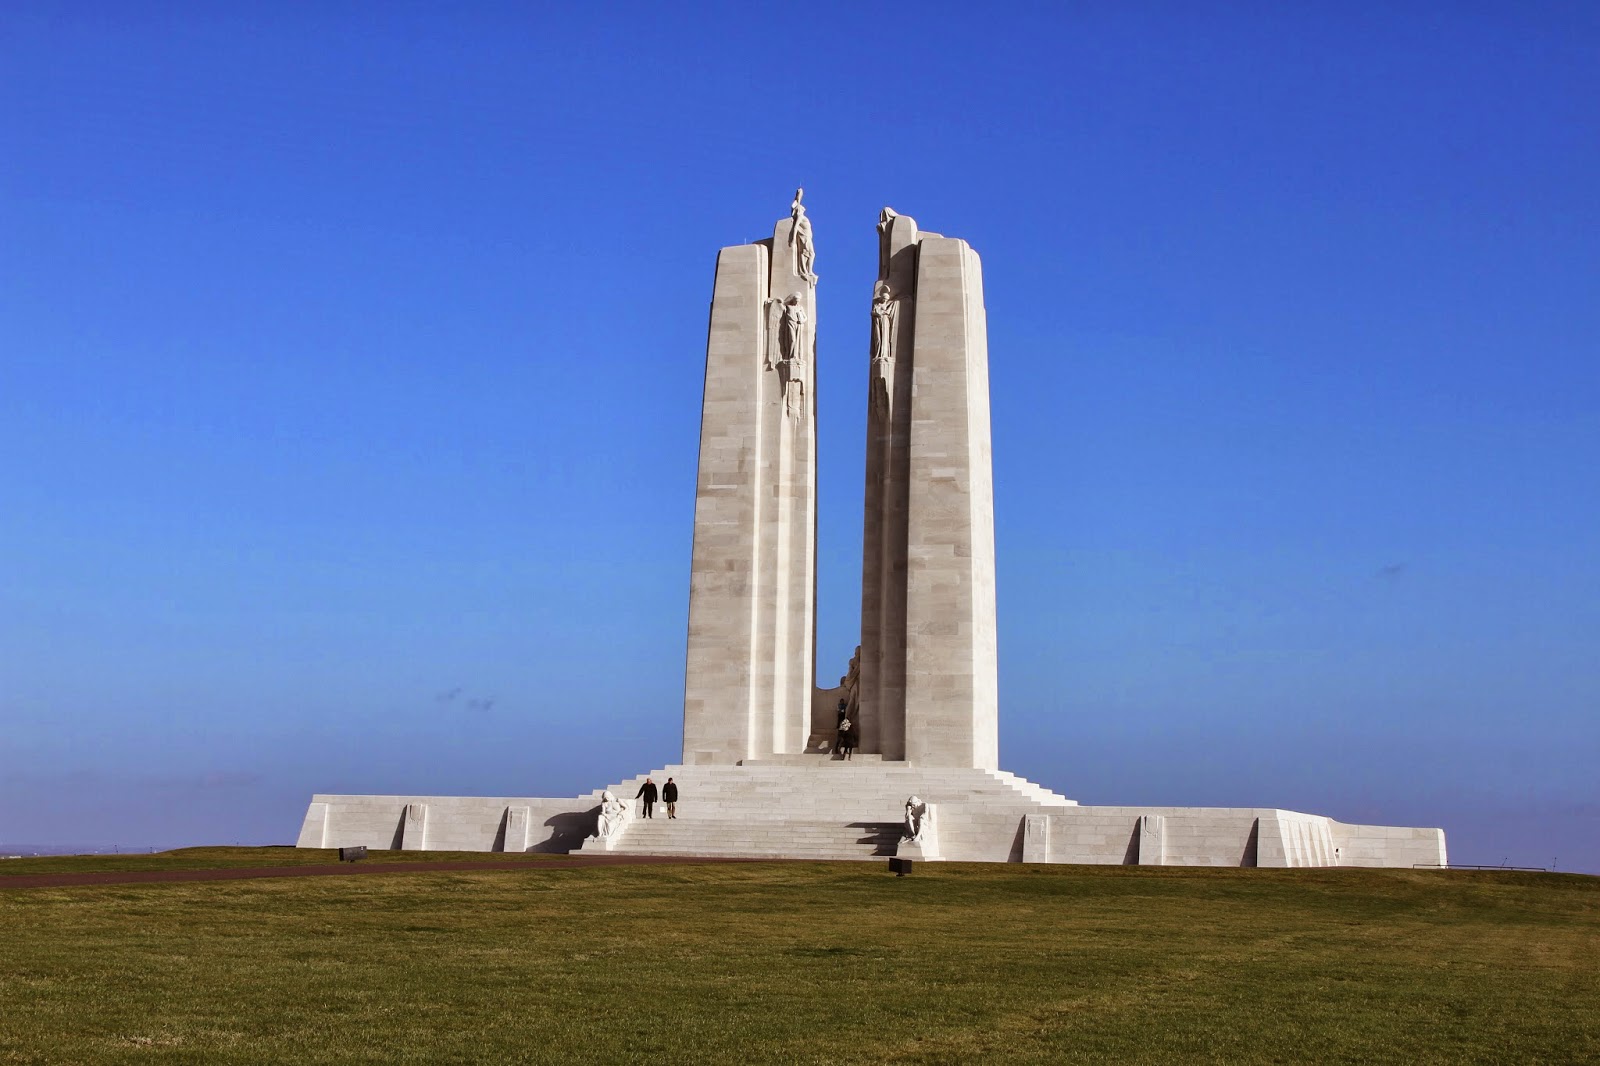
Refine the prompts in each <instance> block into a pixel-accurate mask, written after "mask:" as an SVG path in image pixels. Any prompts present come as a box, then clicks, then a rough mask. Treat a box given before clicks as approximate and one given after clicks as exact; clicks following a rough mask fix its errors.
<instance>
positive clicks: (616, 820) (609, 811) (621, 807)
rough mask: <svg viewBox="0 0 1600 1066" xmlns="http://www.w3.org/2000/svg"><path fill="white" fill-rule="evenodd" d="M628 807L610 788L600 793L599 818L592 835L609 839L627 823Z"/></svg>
mask: <svg viewBox="0 0 1600 1066" xmlns="http://www.w3.org/2000/svg"><path fill="white" fill-rule="evenodd" d="M628 813H629V807H628V803H627V801H626V800H622V799H618V798H617V796H616V794H615V793H613V792H612V791H611V790H610V789H606V790H605V791H604V792H602V793H600V818H599V821H597V822H596V823H595V832H594V835H595V836H597V837H599V838H600V839H601V840H610V839H611V838H612V837H614V836H616V835H617V834H618V833H620V832H621V831H622V827H623V826H624V825H626V824H627V823H628Z"/></svg>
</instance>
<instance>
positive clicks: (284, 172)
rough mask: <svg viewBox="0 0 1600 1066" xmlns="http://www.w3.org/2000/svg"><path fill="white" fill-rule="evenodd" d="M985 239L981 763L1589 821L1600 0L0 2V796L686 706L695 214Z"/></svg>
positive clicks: (846, 274)
mask: <svg viewBox="0 0 1600 1066" xmlns="http://www.w3.org/2000/svg"><path fill="white" fill-rule="evenodd" d="M801 183H803V184H804V185H805V186H806V189H807V193H806V200H807V204H808V205H809V207H810V213H811V217H812V219H813V221H814V224H815V227H816V240H817V246H818V258H817V270H818V272H819V273H820V274H821V277H822V280H821V283H820V288H819V294H818V299H819V314H818V364H819V365H818V383H817V385H818V397H819V417H820V427H819V437H820V473H821V492H820V508H821V530H820V555H821V558H820V568H821V577H820V587H819V597H820V608H819V610H820V618H819V662H818V673H819V675H820V677H821V679H822V680H823V681H824V682H825V683H832V681H833V679H834V678H836V677H837V675H838V674H840V673H842V672H843V670H844V667H845V663H846V661H847V660H848V658H849V655H850V652H851V650H852V649H853V647H854V645H855V644H856V641H857V635H856V634H857V613H858V600H857V598H858V596H859V582H860V574H859V568H860V560H859V552H860V537H861V531H860V523H861V518H860V508H861V492H862V477H863V472H862V463H863V455H862V447H863V432H864V428H863V427H864V421H865V406H866V398H865V379H866V359H867V353H866V345H867V336H868V315H867V310H868V303H869V300H870V296H871V283H872V278H873V275H874V272H875V269H876V251H875V235H874V231H873V222H874V221H875V219H876V216H877V212H878V209H879V208H880V207H882V206H883V205H884V204H886V203H887V204H890V205H892V206H894V207H895V208H896V209H897V210H899V211H901V212H903V213H907V214H910V215H913V216H915V217H916V219H917V220H918V222H919V223H920V224H921V225H922V226H923V227H924V228H926V229H930V230H936V231H938V232H942V233H945V234H949V235H955V236H961V237H964V238H966V239H967V240H968V241H970V242H971V243H972V245H973V246H974V247H975V248H976V249H977V250H978V251H979V253H980V254H981V255H982V256H983V260H984V267H985V285H986V295H987V304H988V310H989V329H990V337H989V346H990V358H991V372H992V385H993V395H992V403H993V415H994V424H995V431H994V455H995V482H996V503H995V515H996V530H997V543H998V551H999V563H998V567H999V574H998V578H999V623H1000V641H1001V643H1000V650H1001V662H1000V684H1001V760H1002V764H1003V765H1004V766H1005V767H1006V768H1008V769H1011V770H1014V771H1016V772H1018V773H1022V774H1024V775H1026V776H1028V777H1030V778H1033V779H1035V780H1038V781H1040V782H1042V783H1044V784H1047V785H1049V786H1051V787H1053V788H1055V789H1057V790H1059V791H1061V792H1063V793H1065V794H1067V795H1069V796H1072V797H1074V798H1076V799H1078V800H1080V801H1082V802H1085V803H1133V804H1146V803H1147V804H1205V805H1235V804H1237V805H1269V806H1281V807H1288V808H1292V809H1299V810H1307V811H1312V812H1316V813H1324V814H1329V815H1331V816H1333V817H1336V818H1340V819H1342V820H1346V821H1369V822H1385V823H1391V824H1408V825H1442V826H1444V827H1445V829H1446V830H1447V831H1448V833H1449V834H1450V845H1451V854H1452V857H1453V858H1454V859H1455V860H1456V861H1458V862H1500V861H1502V860H1506V861H1510V862H1512V863H1524V864H1530V865H1541V866H1547V865H1550V864H1551V862H1552V861H1555V862H1556V863H1557V864H1558V865H1559V866H1560V867H1561V868H1563V869H1586V870H1591V871H1600V796H1597V794H1596V791H1597V790H1596V787H1595V784H1594V780H1595V767H1596V765H1597V764H1600V553H1597V551H1596V546H1597V537H1600V535H1597V530H1600V478H1597V476H1596V469H1597V466H1600V240H1597V238H1600V207H1597V197H1596V194H1595V190H1596V189H1600V9H1596V8H1595V7H1594V6H1593V5H1585V4H1573V5H1557V4H1527V5H1487V4H1471V3H1467V4H1422V3H1415V4H1407V3H1402V4H1395V5H1381V6H1380V5H1370V6H1367V7H1362V6H1360V5H1357V7H1355V8H1351V7H1350V5H1332V4H1326V5H1323V4H1311V5H1304V4H1303V5H1289V6H1288V8H1285V7H1284V6H1282V5H1267V4H1259V5H1258V4H1218V5H1211V6H1210V7H1208V8H1207V9H1205V10H1201V9H1198V8H1197V7H1195V6H1194V5H1184V4H1086V5H1059V6H1056V5H1051V6H1043V5H1040V6H1034V5H1029V6H1024V7H1019V8H1012V9H1010V10H1005V9H997V10H985V11H979V10H978V9H977V6H976V5H970V6H966V5H963V6H957V5H942V4H933V5H927V6H924V7H923V8H920V9H917V10H909V9H908V10H903V11H902V10H897V11H894V12H890V11H887V10H886V9H882V8H872V7H868V6H865V5H837V6H835V5H812V6H809V7H805V8H801V9H797V8H795V7H793V6H754V5H746V4H741V5H725V6H716V7H703V8H700V9H699V10H698V13H695V14H693V15H689V14H679V13H677V12H676V11H675V10H673V9H669V8H666V7H664V6H631V5H608V6H597V7H595V8H594V9H593V10H580V9H578V8H577V7H576V6H572V7H566V8H563V7H558V6H555V5H536V4H504V5H497V4H487V3H484V4H474V5H459V9H458V10H450V11H446V10H444V7H443V5H422V4H415V5H413V4H383V5H377V4H371V5H367V4H337V5H298V4H260V5H253V4H252V5H245V4H231V5H230V4H194V5H188V6H186V5H182V4H163V5H140V4H92V3H73V4H59V5H55V4H42V3H19V4H11V5H8V6H7V8H6V11H5V14H4V16H3V17H0V456H3V457H4V460H3V462H0V723H3V728H0V812H3V813H0V841H9V842H13V843H15V842H53V841H62V842H84V843H89V842H105V843H111V842H120V843H150V844H160V845H168V844H183V843H210V842H232V841H234V840H238V841H243V842H281V841H288V840H291V839H292V838H293V835H294V833H295V831H296V828H297V826H298V823H299V819H300V817H301V814H302V812H303V809H304V804H305V802H306V799H307V798H308V797H309V795H310V794H311V793H312V792H313V791H328V792H401V793H422V794H428V793H433V794H439V793H446V794H449V793H467V794H470V793H483V794H521V795H566V794H576V793H578V792H580V791H586V790H588V789H591V788H596V787H601V786H603V785H605V784H607V783H610V782H612V781H615V780H618V779H620V778H622V777H624V776H627V775H631V774H633V773H636V772H641V771H643V770H647V769H650V768H652V767H655V766H659V765H662V764H663V763H666V762H668V761H671V760H673V759H675V758H676V757H677V755H678V752H679V745H680V742H681V711H682V707H681V699H682V683H683V655H684V623H685V617H686V612H687V593H688V564H689V548H690V537H691V533H692V523H693V497H694V476H695V462H696V455H695V451H696V446H697V440H698V428H699V398H700V388H701V384H702V373H703V360H704V345H705V328H706V306H707V301H708V300H709V298H710V291H711V281H712V270H713V266H714V262H715V255H716V251H717V249H718V248H719V247H721V246H723V245H728V244H736V243H742V242H744V241H748V240H752V239H757V238H759V237H762V236H765V235H768V234H770V232H771V227H772V224H773V221H774V220H775V219H776V218H778V217H780V216H782V215H783V214H785V213H786V211H787V205H788V202H789V197H790V195H791V194H792V192H793V189H794V186H795V185H797V184H801Z"/></svg>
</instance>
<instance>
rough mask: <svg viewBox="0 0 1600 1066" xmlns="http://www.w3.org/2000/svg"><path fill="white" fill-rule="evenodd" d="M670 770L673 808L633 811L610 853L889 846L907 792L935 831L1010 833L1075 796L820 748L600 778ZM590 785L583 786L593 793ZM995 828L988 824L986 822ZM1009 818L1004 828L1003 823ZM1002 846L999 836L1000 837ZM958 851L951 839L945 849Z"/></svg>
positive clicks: (774, 853) (805, 852)
mask: <svg viewBox="0 0 1600 1066" xmlns="http://www.w3.org/2000/svg"><path fill="white" fill-rule="evenodd" d="M646 776H648V777H650V778H652V779H653V780H654V781H655V783H656V785H657V786H661V785H664V784H666V781H667V778H668V777H671V778H673V779H674V780H675V782H676V783H677V785H678V790H679V794H680V798H679V802H678V817H677V818H675V819H668V818H667V816H666V807H665V804H659V803H658V804H657V806H656V810H655V817H654V818H653V819H649V820H646V819H643V818H638V817H636V818H634V820H633V821H632V822H631V823H630V824H629V825H628V826H627V827H626V828H625V829H624V830H623V831H622V833H621V836H620V837H619V838H618V839H617V840H616V841H614V842H613V844H612V847H611V851H612V853H613V854H633V855H683V856H700V857H708V858H709V857H728V858H735V857H738V858H776V857H788V858H814V859H872V858H876V857H881V856H885V855H893V854H895V851H896V847H897V845H898V842H899V839H900V826H901V824H902V819H903V816H904V805H905V801H906V798H907V797H908V796H912V795H917V796H921V797H922V798H923V799H924V800H927V801H928V802H930V803H933V804H935V805H937V807H938V809H939V825H940V826H941V829H940V833H941V835H946V834H948V835H951V836H952V839H953V840H959V838H961V836H962V834H963V833H965V834H967V835H969V836H970V835H973V834H975V833H980V832H981V833H982V834H983V835H984V837H985V838H986V839H987V838H988V837H992V836H994V835H995V833H997V832H999V833H1010V832H1012V830H1013V828H1014V827H1015V826H1016V825H1017V824H1018V821H1019V819H1020V818H1021V817H1022V816H1023V815H1025V814H1028V813H1035V812H1037V811H1039V810H1041V809H1046V808H1056V809H1060V808H1064V807H1073V806H1076V804H1075V803H1074V802H1073V801H1072V800H1069V799H1067V798H1066V797H1064V796H1061V795H1059V794H1057V793H1055V792H1051V791H1050V790H1049V789H1046V788H1043V787H1041V786H1039V785H1036V784H1034V783H1032V782H1031V781H1027V780H1024V779H1023V778H1020V777H1017V776H1016V775H1015V774H1010V773H1006V772H1004V771H994V770H974V769H966V768H949V767H915V766H908V765H906V764H905V763H903V762H885V761H884V760H883V759H882V757H881V756H861V755H858V756H856V757H855V758H853V759H851V760H849V761H845V760H843V759H839V758H832V757H829V756H827V755H825V754H812V755H788V756H775V757H769V758H767V759H763V760H760V761H751V762H746V763H744V764H743V765H737V766H727V765H718V766H684V765H671V766H665V767H662V768H661V769H659V770H655V771H653V772H651V773H650V774H648V775H645V774H640V775H638V776H636V777H630V778H628V779H627V780H625V781H620V782H618V783H617V784H615V785H612V786H610V791H612V792H613V793H615V794H616V795H618V796H620V797H622V798H624V799H627V800H630V801H632V802H633V803H634V804H635V811H637V810H638V804H639V801H638V800H636V799H635V798H634V797H635V794H636V793H637V792H638V791H639V786H640V785H641V784H643V783H644V780H645V777H646ZM599 796H600V792H599V791H598V790H597V791H595V792H594V793H592V794H591V797H592V799H593V800H594V802H596V803H598V802H599ZM996 827H998V828H996ZM1008 827H1009V828H1008ZM1004 845H1005V846H1006V847H1007V848H1009V846H1010V844H1009V838H1007V840H1006V841H1005V842H1004ZM945 851H946V853H947V854H950V853H952V851H953V853H954V855H960V854H961V852H962V848H961V847H959V846H958V847H956V848H954V849H951V848H949V847H947V848H945Z"/></svg>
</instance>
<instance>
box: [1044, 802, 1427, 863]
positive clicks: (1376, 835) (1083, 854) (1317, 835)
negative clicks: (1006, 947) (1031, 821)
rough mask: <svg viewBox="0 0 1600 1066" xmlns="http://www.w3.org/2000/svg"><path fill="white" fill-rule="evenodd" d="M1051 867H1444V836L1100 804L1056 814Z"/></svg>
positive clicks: (1226, 811) (1231, 811)
mask: <svg viewBox="0 0 1600 1066" xmlns="http://www.w3.org/2000/svg"><path fill="white" fill-rule="evenodd" d="M1048 822H1049V824H1048V828H1047V830H1046V834H1047V836H1048V845H1047V848H1046V850H1045V854H1046V855H1047V856H1048V858H1047V859H1046V860H1045V861H1049V862H1075V863H1114V864H1115V863H1139V864H1141V865H1157V866H1261V867H1276V868H1285V867H1288V868H1295V867H1311V866H1384V867H1400V868H1409V867H1411V866H1413V865H1415V864H1418V863H1433V864H1438V865H1444V864H1445V862H1446V859H1445V847H1444V831H1443V830H1441V829H1413V828H1408V827H1398V826H1364V825H1346V824H1344V823H1341V822H1336V821H1334V820H1333V819H1331V818H1326V817H1323V816H1321V815H1315V814H1302V813H1300V812H1298V811H1284V810H1277V809H1274V808H1253V807H1092V806H1082V807H1074V808H1070V809H1066V810H1057V811H1052V812H1050V814H1049V815H1048Z"/></svg>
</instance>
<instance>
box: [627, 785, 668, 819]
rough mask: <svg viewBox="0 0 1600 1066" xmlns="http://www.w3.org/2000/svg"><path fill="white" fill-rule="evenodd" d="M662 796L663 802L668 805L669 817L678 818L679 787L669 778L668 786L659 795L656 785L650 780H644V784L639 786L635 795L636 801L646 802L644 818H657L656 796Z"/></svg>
mask: <svg viewBox="0 0 1600 1066" xmlns="http://www.w3.org/2000/svg"><path fill="white" fill-rule="evenodd" d="M658 794H659V795H660V797H661V801H662V802H663V803H665V804H666V805H667V817H668V818H676V817H677V816H678V786H677V783H676V782H674V781H673V780H672V778H670V777H669V778H667V783H666V785H665V786H664V787H663V788H662V789H661V790H660V792H659V793H658V792H657V790H656V783H655V781H653V780H652V779H650V778H648V777H647V778H645V779H644V784H642V785H640V786H639V791H638V792H637V793H635V794H634V798H635V799H643V800H644V817H646V818H654V817H655V806H656V796H657V795H658Z"/></svg>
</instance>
